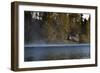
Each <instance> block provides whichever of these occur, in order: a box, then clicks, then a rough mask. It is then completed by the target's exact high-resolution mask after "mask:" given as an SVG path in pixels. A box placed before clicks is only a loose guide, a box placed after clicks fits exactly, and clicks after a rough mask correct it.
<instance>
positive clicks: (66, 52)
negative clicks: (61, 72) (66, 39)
mask: <svg viewBox="0 0 100 73" xmlns="http://www.w3.org/2000/svg"><path fill="white" fill-rule="evenodd" d="M87 58H90V44H67V45H66V44H53V45H52V44H51V45H41V44H40V45H38V44H37V45H25V47H24V61H46V60H64V59H87Z"/></svg>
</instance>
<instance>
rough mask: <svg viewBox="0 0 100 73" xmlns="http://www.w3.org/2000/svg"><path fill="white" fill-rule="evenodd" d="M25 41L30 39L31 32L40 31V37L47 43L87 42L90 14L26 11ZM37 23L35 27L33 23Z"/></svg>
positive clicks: (88, 40)
mask: <svg viewBox="0 0 100 73" xmlns="http://www.w3.org/2000/svg"><path fill="white" fill-rule="evenodd" d="M24 14H25V15H24V16H25V18H24V21H25V35H24V36H25V42H29V41H31V40H32V38H33V37H34V35H33V34H32V32H37V31H38V30H39V31H40V32H39V34H41V37H42V38H44V40H45V41H46V42H48V43H55V42H63V43H70V42H72V43H73V42H76V43H89V42H90V16H89V18H88V19H86V18H83V14H80V13H56V12H32V11H26V12H25V13H24ZM35 23H37V25H38V27H39V28H38V29H36V30H34V31H33V29H35V28H34V27H33V25H36V24H35Z"/></svg>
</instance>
